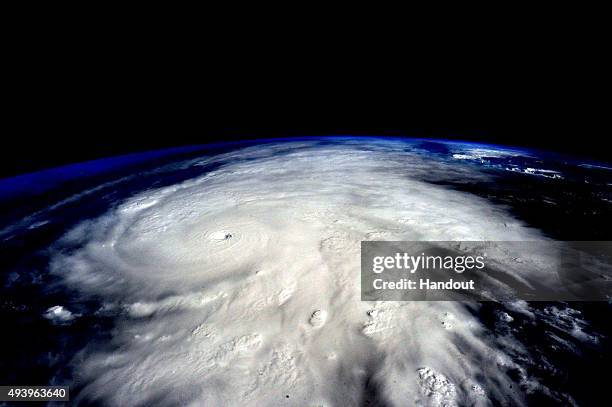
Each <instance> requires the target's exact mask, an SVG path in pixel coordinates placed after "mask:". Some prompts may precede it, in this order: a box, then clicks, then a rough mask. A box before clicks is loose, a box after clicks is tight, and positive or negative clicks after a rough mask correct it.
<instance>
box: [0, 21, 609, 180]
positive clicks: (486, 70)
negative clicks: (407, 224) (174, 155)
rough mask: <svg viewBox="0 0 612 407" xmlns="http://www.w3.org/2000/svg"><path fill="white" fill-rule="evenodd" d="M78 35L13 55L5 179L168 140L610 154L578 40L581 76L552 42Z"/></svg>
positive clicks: (1, 163)
mask: <svg viewBox="0 0 612 407" xmlns="http://www.w3.org/2000/svg"><path fill="white" fill-rule="evenodd" d="M77 34H78V33H77V32H67V33H65V36H64V37H63V39H62V40H61V41H59V40H58V41H55V42H52V41H51V40H49V41H45V38H46V37H44V36H39V37H36V38H35V39H34V41H33V45H35V46H34V47H32V43H30V44H29V47H18V49H17V51H18V54H19V55H20V57H15V58H13V59H11V61H10V64H9V65H10V67H11V68H12V69H13V75H12V76H11V77H10V78H11V80H10V81H9V82H10V83H9V85H11V87H12V88H13V89H11V90H10V92H7V94H6V97H5V98H6V99H7V100H8V102H9V103H8V107H7V108H5V110H4V117H5V118H6V121H5V122H4V125H3V128H4V131H3V143H2V144H3V145H2V150H1V153H0V177H7V176H11V175H15V174H19V173H25V172H31V171H35V170H39V169H44V168H48V167H52V166H58V165H62V164H66V163H73V162H80V161H86V160H90V159H95V158H99V157H105V156H113V155H117V154H125V153H130V152H136V151H144V150H150V149H158V148H164V147H169V146H178V145H187V144H202V143H208V142H212V141H224V140H234V139H245V138H271V137H291V136H308V135H335V134H337V135H386V136H414V137H432V138H445V139H463V140H472V141H483V142H490V143H498V144H507V145H511V146H531V147H539V148H542V149H545V150H550V151H560V152H568V153H571V154H572V155H579V156H585V157H592V158H596V159H600V160H603V161H608V159H609V154H608V151H607V149H606V148H605V147H606V146H605V140H604V139H605V138H606V137H605V136H603V135H605V134H606V132H607V131H608V130H609V124H608V123H606V118H605V112H604V105H603V103H600V102H599V101H598V100H599V98H598V96H597V93H600V91H598V89H599V88H598V86H599V85H598V79H597V76H596V71H595V69H594V66H595V62H593V61H591V60H590V59H589V51H588V48H586V47H585V46H584V44H583V45H580V50H581V51H580V52H582V55H581V56H580V58H581V59H580V63H581V69H580V70H578V69H576V68H575V67H574V66H573V65H570V64H568V62H567V59H568V58H569V57H570V56H571V55H570V52H573V50H572V49H568V48H567V43H563V44H565V45H564V47H563V48H562V52H561V55H557V54H554V53H552V51H551V44H547V48H546V49H545V51H546V52H544V51H543V49H542V48H538V49H535V50H532V51H527V50H523V49H520V50H519V52H518V54H520V55H518V56H517V55H516V53H515V54H507V53H506V51H507V50H502V51H503V52H502V51H500V52H499V53H498V54H497V55H496V56H494V55H493V54H492V53H491V52H490V51H491V50H495V49H497V48H493V47H491V48H488V49H487V50H488V51H487V52H486V53H482V54H479V52H478V51H476V52H474V53H472V52H469V51H468V50H466V49H464V48H463V47H458V46H457V47H455V48H456V49H454V50H452V52H450V53H449V52H447V51H445V50H440V49H438V48H432V49H433V50H434V52H431V53H428V54H426V55H416V54H413V53H412V52H413V50H412V49H411V53H410V55H409V56H410V58H408V59H406V56H407V55H406V53H405V52H400V51H401V50H398V49H395V48H391V47H390V48H382V49H381V47H379V45H376V44H374V45H376V47H374V48H375V49H377V50H378V52H376V53H372V52H369V51H368V50H364V49H362V48H359V47H356V49H348V48H349V47H348V46H347V44H342V46H341V47H337V48H335V49H334V48H333V47H331V48H332V49H331V50H327V51H326V52H323V51H321V52H319V51H320V50H319V49H318V48H317V49H314V52H312V51H313V49H310V51H311V52H309V53H305V52H302V51H303V50H302V48H298V47H297V45H306V44H297V45H296V44H290V45H291V46H287V47H285V48H282V47H280V48H278V49H276V50H275V51H271V52H268V53H266V52H263V51H262V50H261V47H259V45H261V44H250V43H246V44H242V45H243V46H242V47H241V48H235V47H231V46H229V45H219V44H218V45H217V47H215V50H214V51H213V50H211V48H210V47H208V46H206V47H205V46H204V45H203V44H200V45H198V46H197V47H193V48H190V47H188V46H185V47H180V46H179V44H180V43H178V42H173V43H167V42H165V41H163V38H159V37H156V38H153V37H152V38H151V41H146V38H145V37H143V36H140V37H138V38H136V39H134V38H131V39H130V40H128V39H126V38H113V39H112V40H113V42H112V43H110V44H109V43H107V42H106V37H105V35H106V34H105V33H104V32H103V33H102V34H104V35H102V34H100V38H97V39H96V40H90V39H88V41H86V42H82V43H80V42H74V41H75V38H78V35H77ZM243 40H244V41H247V39H244V38H242V39H241V41H243ZM134 41H136V42H134ZM244 41H243V42H244ZM359 44H360V43H357V45H359ZM451 45H452V44H451ZM451 48H453V47H452V46H451ZM585 50H586V51H585ZM351 51H355V52H354V53H351ZM430 54H434V55H433V56H432V55H430ZM475 57H478V58H475ZM468 62H469V63H468ZM590 64H592V65H593V66H591V65H590Z"/></svg>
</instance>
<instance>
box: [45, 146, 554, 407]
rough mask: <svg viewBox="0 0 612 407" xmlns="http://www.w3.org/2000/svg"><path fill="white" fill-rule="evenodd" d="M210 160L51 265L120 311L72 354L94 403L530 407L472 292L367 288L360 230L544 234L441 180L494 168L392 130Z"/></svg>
mask: <svg viewBox="0 0 612 407" xmlns="http://www.w3.org/2000/svg"><path fill="white" fill-rule="evenodd" d="M212 164H217V165H216V166H215V169H213V170H212V171H210V172H207V173H205V174H204V175H202V176H200V177H198V178H196V179H192V180H188V181H185V182H182V183H179V184H176V185H172V186H168V187H163V188H160V189H157V190H148V191H144V192H141V193H139V194H137V195H135V196H133V197H132V198H130V199H129V200H128V201H125V202H122V203H120V204H119V205H117V206H116V207H114V208H112V209H111V210H110V211H109V212H108V213H106V214H105V215H103V216H101V217H100V218H98V219H93V220H90V221H87V222H83V223H81V224H80V225H78V226H77V227H76V228H74V229H73V230H72V231H70V232H69V233H68V234H67V235H66V236H65V237H64V238H63V240H62V242H61V245H66V247H68V246H69V247H77V249H74V250H66V251H58V252H57V254H56V255H55V256H54V258H53V261H52V272H53V273H55V274H56V275H59V276H61V277H62V278H63V280H64V282H65V283H66V284H67V285H68V286H70V287H73V288H76V289H77V290H78V292H80V293H81V294H82V295H83V296H87V295H94V294H95V295H102V296H103V297H104V298H105V301H106V303H107V307H108V308H109V309H119V310H120V312H119V313H118V317H117V323H116V327H115V330H114V331H113V340H112V344H109V345H108V347H107V348H103V349H100V348H99V347H95V348H94V347H91V348H85V349H84V350H83V352H82V354H81V355H80V356H79V358H77V360H76V361H75V362H74V363H75V369H76V371H77V374H78V378H79V380H80V382H81V383H82V384H83V386H84V389H83V391H82V392H81V394H80V397H81V399H82V400H100V401H103V402H105V403H109V404H112V405H146V404H151V403H157V404H161V405H179V404H180V405H194V406H195V405H252V406H273V405H292V404H293V405H324V406H345V405H358V404H360V403H364V402H365V401H371V402H380V403H385V404H389V405H405V404H409V405H418V404H421V405H456V404H462V405H463V404H471V405H487V404H489V403H490V402H491V401H492V400H500V399H506V400H513V401H514V402H516V403H518V404H520V403H521V402H522V395H521V393H520V392H518V391H517V390H516V388H514V389H513V388H512V386H511V385H510V383H511V382H510V379H509V378H508V376H507V375H506V372H507V370H509V369H514V370H515V371H516V370H518V371H519V372H520V374H521V375H523V377H522V379H521V380H522V381H523V382H524V383H526V384H527V385H534V386H535V385H537V383H536V380H535V379H533V378H530V377H529V376H528V375H527V374H526V373H525V372H524V369H522V368H521V366H519V365H517V364H516V363H515V362H514V361H512V360H510V358H508V357H507V356H506V353H505V352H504V349H500V348H499V346H495V345H493V343H492V341H491V340H490V338H489V337H488V336H487V332H486V329H485V328H484V326H483V325H482V324H481V323H480V322H479V320H478V319H477V318H476V317H475V316H474V313H473V309H472V308H473V307H478V305H476V304H472V305H469V306H468V305H466V304H462V303H454V302H383V301H381V302H366V301H361V300H360V272H359V270H360V263H359V262H360V254H359V250H360V242H361V241H363V240H491V241H495V240H505V241H511V240H538V239H543V237H542V236H541V235H540V233H539V232H537V231H536V230H534V229H530V228H528V227H526V226H525V225H523V224H522V223H521V222H519V221H517V220H516V219H514V218H513V217H512V216H510V215H509V214H508V213H507V212H506V211H505V209H504V208H501V207H497V206H495V205H493V204H491V203H490V202H488V201H486V200H484V199H482V198H479V197H476V196H474V195H470V194H467V193H463V192H458V191H455V190H452V189H450V188H448V187H444V186H441V185H438V184H436V183H435V182H431V181H437V180H445V179H457V178H461V179H465V180H482V179H485V178H486V177H487V175H484V174H483V173H481V172H479V171H478V170H476V169H472V168H470V167H468V166H466V165H465V164H464V163H462V162H459V161H456V162H455V163H452V162H445V161H442V160H440V161H435V160H433V159H427V158H426V157H425V156H423V155H420V154H419V153H418V151H416V152H415V151H404V149H402V148H400V147H399V144H398V143H397V142H394V141H385V140H381V141H378V142H372V143H371V145H370V146H369V147H368V148H363V147H361V146H360V145H359V144H357V143H350V142H346V143H342V144H334V143H330V144H318V143H314V142H308V141H296V142H292V143H282V144H267V145H265V146H257V147H249V148H244V149H240V150H236V151H233V152H230V153H225V154H222V155H218V156H213V157H207V158H203V159H200V160H198V161H196V162H191V163H189V165H203V166H207V165H212ZM513 306H515V307H516V309H520V312H524V313H529V312H530V311H529V310H528V308H529V307H528V306H527V305H525V304H514V305H513ZM470 307H472V308H470ZM506 346H507V347H508V348H512V349H514V350H515V351H517V352H520V349H521V344H520V342H518V341H510V340H509V341H508V342H507V343H506ZM530 383H531V384H530Z"/></svg>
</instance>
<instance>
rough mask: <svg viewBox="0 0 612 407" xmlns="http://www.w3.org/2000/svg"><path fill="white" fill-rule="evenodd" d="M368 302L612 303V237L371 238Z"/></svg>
mask: <svg viewBox="0 0 612 407" xmlns="http://www.w3.org/2000/svg"><path fill="white" fill-rule="evenodd" d="M361 299H362V300H363V301H508V300H516V299H521V300H527V301H609V300H611V299H612V242H608V241H605V242H601V241H574V242H558V241H529V242H514V241H512V242H510V241H461V242H459V241H429V242H417V241H396V242H382V241H363V242H361Z"/></svg>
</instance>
